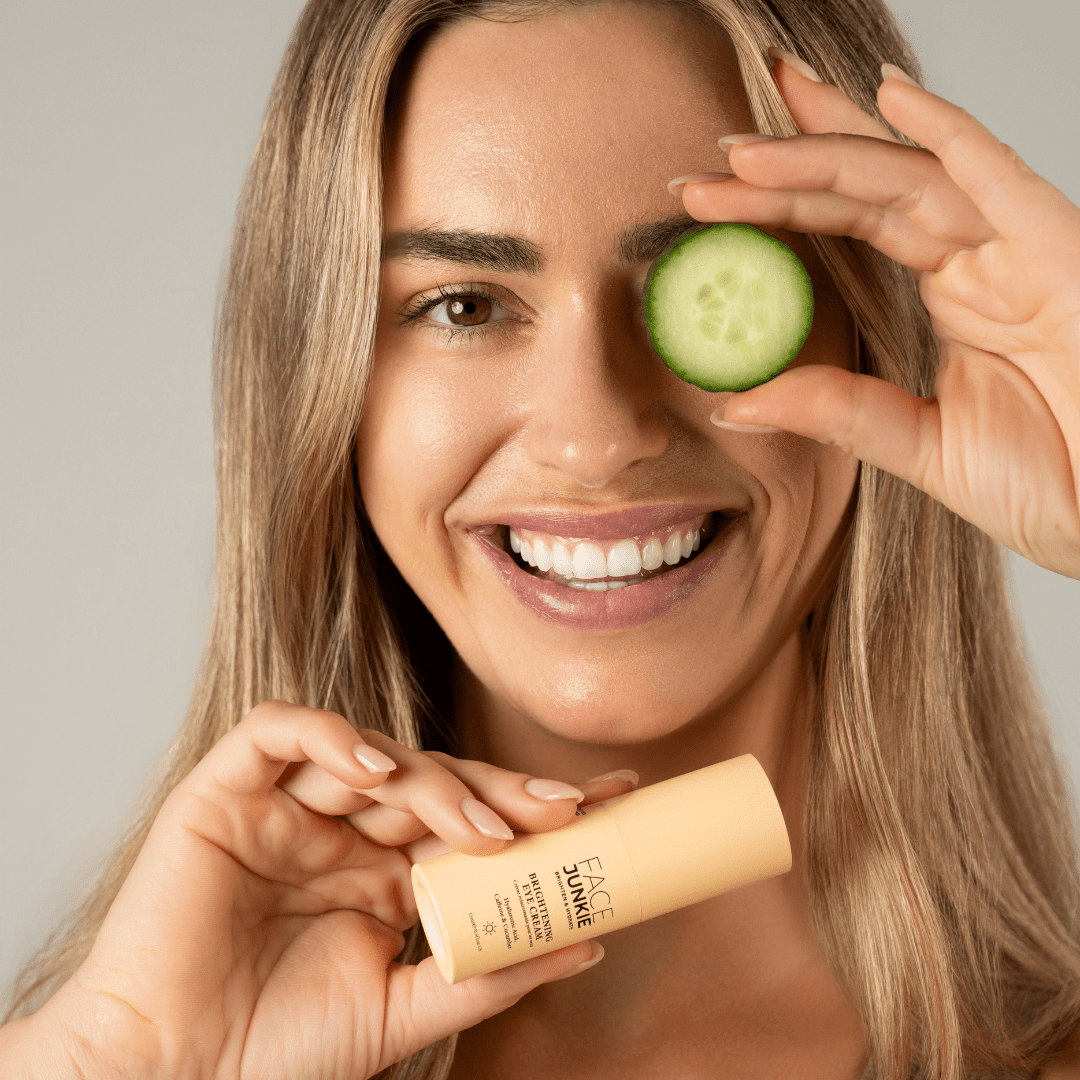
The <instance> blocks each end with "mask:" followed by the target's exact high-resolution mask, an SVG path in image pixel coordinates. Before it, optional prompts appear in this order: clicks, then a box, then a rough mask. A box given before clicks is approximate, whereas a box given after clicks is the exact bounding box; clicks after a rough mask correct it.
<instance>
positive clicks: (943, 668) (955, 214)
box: [0, 0, 1080, 1080]
mask: <svg viewBox="0 0 1080 1080" xmlns="http://www.w3.org/2000/svg"><path fill="white" fill-rule="evenodd" d="M796 52H797V53H799V54H800V55H801V56H803V57H805V58H807V60H809V61H810V63H811V64H812V67H809V66H807V63H806V62H805V61H804V60H801V59H799V58H798V57H797V56H795V55H794V54H795V53H796ZM883 61H884V62H886V64H898V65H901V67H902V68H903V69H904V70H900V69H897V68H894V69H889V68H887V69H886V74H890V72H891V74H890V77H889V78H887V79H886V81H885V82H884V84H883V85H881V86H880V88H879V83H881V77H880V74H879V69H880V65H881V63H882V62H883ZM914 70H915V66H914V61H913V59H912V57H911V56H910V55H909V53H908V52H907V50H906V48H905V46H904V44H903V41H902V40H901V38H900V37H899V35H898V34H897V33H896V31H895V29H894V28H893V26H892V23H891V21H890V19H889V17H888V14H887V12H886V11H885V10H884V8H882V7H881V6H880V5H879V4H878V3H877V2H876V0H827V2H826V0H822V2H820V3H817V4H814V5H807V4H805V3H803V2H802V0H722V2H721V0H718V2H717V3H716V4H715V5H713V4H707V3H706V2H705V0H702V2H701V3H699V4H690V3H672V2H664V0H595V2H589V3H546V2H538V3H530V4H527V5H523V4H521V3H517V2H515V3H500V2H485V3H483V4H479V3H477V4H470V3H447V4H441V3H423V2H420V0H387V2H386V3H354V2H341V0H312V2H311V3H310V4H309V5H308V7H307V8H306V9H305V12H304V15H303V16H302V18H301V21H300V24H299V26H298V28H297V31H296V34H295V36H294V39H293V42H292V44H291V46H290V50H289V53H288V55H287V57H286V60H285V64H284V66H283V69H282V72H281V75H280V77H279V80H278V83H277V85H276V87H275V91H274V95H273V98H272V101H271V105H270V109H269V113H268V116H267V120H266V124H265V126H264V130H263V135H262V138H261V141H260V144H259V148H258V150H257V152H256V156H255V161H254V163H253V165H252V169H251V172H250V175H249V179H248V183H247V187H246V191H245V195H244V200H243V205H242V210H241V218H240V223H239V226H238V230H237V236H236V241H235V247H234V251H233V258H232V264H231V269H230V276H229V281H228V288H227V291H226V294H225V300H224V304H223V310H222V318H221V324H220V333H219V343H218V345H219V350H218V354H219V366H218V395H219V397H218V409H219V412H218V423H219V432H220V444H219V445H220V458H219V476H220V489H221V503H220V506H221V516H220V531H219V560H218V607H217V613H216V617H215V622H214V627H213V635H212V640H211V646H210V649H209V651H208V654H207V660H206V664H205V668H204V672H203V677H202V680H201V683H200V688H199V692H198V694H197V696H196V700H195V701H194V703H193V706H192V710H191V714H190V716H189V719H188V721H187V724H186V726H185V728H184V729H183V731H182V732H181V735H180V736H179V739H178V741H177V743H176V745H175V747H174V750H173V754H172V758H171V762H170V771H169V775H168V778H167V779H166V781H165V782H164V783H163V785H162V788H161V791H160V793H159V798H158V800H157V802H156V804H155V805H154V806H153V808H152V811H151V812H150V813H148V815H147V817H146V820H145V822H144V823H143V826H142V828H141V831H140V832H139V833H138V834H137V835H136V836H135V837H134V839H133V840H132V842H131V843H130V844H129V845H128V846H127V847H126V848H125V849H124V850H122V851H121V852H120V853H119V854H118V856H117V859H116V861H115V863H114V865H113V867H112V869H111V871H110V872H109V874H108V875H107V876H106V878H105V879H104V880H103V882H102V883H101V885H100V887H99V889H98V891H97V893H96V894H95V895H94V897H92V898H91V900H90V901H89V902H88V904H87V907H86V909H85V912H84V916H83V918H82V921H81V923H80V925H79V926H78V927H77V928H76V931H75V932H74V933H73V934H72V935H71V936H70V937H69V938H68V939H66V940H65V941H63V942H61V944H60V945H59V946H57V947H55V948H53V949H52V950H51V951H49V952H46V953H45V954H43V956H42V957H41V958H39V960H38V961H37V963H36V965H35V966H33V967H32V968H31V969H29V970H28V973H27V975H26V977H25V979H24V983H23V986H22V988H21V994H20V997H19V1000H18V1001H17V1003H16V1007H15V1015H20V1014H27V1015H23V1017H22V1019H19V1020H16V1021H15V1023H13V1024H11V1025H9V1026H8V1027H7V1028H6V1029H5V1030H4V1033H3V1034H2V1035H0V1055H3V1054H6V1055H7V1057H0V1060H3V1061H5V1063H7V1062H10V1063H11V1066H12V1068H13V1069H14V1068H15V1067H17V1066H19V1065H25V1063H26V1062H27V1061H29V1060H34V1061H35V1062H36V1063H42V1064H40V1065H38V1066H36V1067H41V1068H45V1067H52V1068H54V1069H56V1070H58V1071H61V1072H63V1071H65V1070H66V1071H68V1072H72V1071H74V1070H76V1069H78V1070H81V1074H82V1075H85V1076H97V1075H103V1076H113V1077H115V1076H129V1075H130V1076H142V1075H144V1074H147V1075H155V1074H156V1075H160V1074H165V1075H172V1074H173V1073H174V1072H176V1073H178V1072H180V1071H190V1072H193V1073H200V1074H201V1073H202V1072H205V1073H207V1074H208V1075H209V1074H211V1073H212V1074H213V1075H222V1076H230V1077H240V1076H258V1077H263V1076H278V1075H302V1074H303V1075H319V1076H323V1075H327V1076H329V1075H334V1076H340V1077H347V1078H353V1077H368V1076H372V1075H374V1074H376V1073H379V1072H380V1071H385V1072H386V1075H387V1076H393V1077H406V1076H408V1077H416V1078H419V1077H425V1078H430V1080H435V1078H437V1077H440V1078H446V1077H450V1076H453V1077H469V1078H472V1080H484V1078H487V1077H504V1076H507V1075H511V1074H513V1075H515V1076H518V1077H521V1078H523V1080H530V1078H532V1080H542V1078H548V1077H553V1076H557V1075H563V1074H565V1072H566V1071H567V1066H566V1062H567V1054H568V1053H571V1054H572V1058H573V1072H574V1074H575V1076H578V1077H596V1078H600V1077H610V1076H612V1075H618V1076H620V1077H627V1078H636V1077H642V1078H644V1077H657V1076H679V1077H698V1076H700V1077H706V1076H725V1077H752V1076H773V1075H777V1074H779V1073H785V1074H791V1075H798V1076H800V1077H805V1078H808V1080H812V1078H817V1077H820V1078H823V1080H824V1078H826V1077H829V1078H836V1077H844V1078H850V1080H857V1078H859V1077H862V1076H871V1075H872V1076H876V1077H878V1078H880V1080H886V1078H887V1080H905V1078H908V1077H909V1076H924V1077H927V1078H931V1077H932V1078H934V1080H937V1078H940V1080H960V1078H962V1077H965V1076H976V1075H1009V1076H1024V1077H1031V1076H1036V1075H1040V1070H1042V1069H1043V1068H1044V1066H1045V1065H1046V1063H1047V1061H1048V1060H1049V1059H1050V1058H1051V1055H1052V1054H1053V1053H1054V1052H1055V1050H1057V1049H1058V1048H1059V1047H1060V1045H1061V1044H1062V1042H1063V1040H1064V1039H1065V1038H1066V1037H1068V1036H1069V1035H1070V1033H1072V1032H1073V1031H1074V1030H1075V1029H1076V1028H1077V1023H1078V1019H1080V903H1078V901H1080V878H1078V873H1077V869H1076V846H1075V840H1074V837H1073V833H1072V831H1071V826H1070V824H1069V820H1070V819H1069V810H1068V802H1067V800H1066V797H1065V794H1064V790H1063V784H1062V780H1061V776H1060V772H1059V768H1058V765H1057V763H1056V761H1055V757H1054V754H1053V751H1052V749H1051V743H1050V738H1049V734H1048V731H1047V728H1046V725H1045V723H1044V721H1043V719H1042V718H1041V717H1040V716H1039V715H1038V714H1037V713H1036V711H1035V710H1034V708H1033V707H1032V705H1031V700H1032V695H1031V694H1030V690H1029V683H1028V676H1027V673H1026V671H1025V668H1024V665H1023V663H1022V660H1021V659H1020V654H1019V652H1018V649H1017V646H1016V643H1015V640H1014V637H1013V632H1012V629H1011V623H1010V618H1009V613H1008V608H1007V604H1006V601H1005V596H1004V589H1003V585H1002V580H1001V571H1000V566H999V562H998V555H997V551H996V549H995V546H994V543H993V541H992V540H991V539H990V537H991V536H992V537H994V538H996V539H997V540H1000V541H1002V542H1004V543H1006V544H1009V545H1010V546H1012V547H1013V548H1014V549H1016V550H1019V551H1021V552H1022V553H1024V554H1026V555H1028V556H1029V557H1031V558H1032V559H1034V560H1036V561H1038V562H1040V563H1041V564H1043V565H1045V566H1049V567H1051V568H1054V569H1057V570H1059V571H1060V572H1064V573H1070V574H1073V575H1080V515H1078V514H1077V491H1076V483H1075V479H1074V476H1075V469H1076V465H1075V463H1076V462H1077V461H1080V450H1078V446H1080V423H1078V422H1077V419H1076V418H1077V416H1080V404H1078V403H1080V374H1078V372H1080V357H1077V356H1076V354H1075V341H1074V337H1075V335H1074V336H1073V337H1070V336H1069V333H1068V318H1069V313H1070V312H1074V311H1075V310H1076V308H1077V304H1076V298H1077V295H1078V294H1080V286H1078V285H1077V281H1076V273H1075V267H1076V265H1077V257H1076V253H1077V251H1080V214H1078V212H1077V211H1076V209H1075V208H1073V207H1071V206H1069V205H1068V204H1067V203H1066V202H1065V200H1064V199H1063V198H1062V197H1061V196H1060V195H1059V194H1058V193H1056V192H1054V191H1053V189H1052V188H1050V187H1049V185H1046V184H1045V183H1044V182H1043V181H1041V180H1039V179H1038V178H1037V177H1034V176H1032V175H1031V174H1030V173H1029V172H1028V171H1027V170H1025V169H1024V168H1023V167H1022V166H1021V165H1020V164H1018V163H1017V162H1016V161H1014V160H1013V159H1012V158H1011V157H1010V156H1009V155H1008V153H1007V152H1006V151H1005V150H1004V148H1002V147H1000V145H999V144H997V143H996V141H995V140H993V138H992V137H991V136H989V134H988V133H986V132H985V131H984V130H983V129H982V128H980V127H979V126H978V125H977V124H975V123H974V121H971V120H970V118H965V117H963V115H962V114H960V113H959V111H958V110H956V109H954V108H953V107H952V106H949V105H948V104H947V103H945V102H943V101H941V100H940V99H937V98H934V97H932V96H931V95H929V94H927V93H926V92H924V91H922V90H920V89H919V88H918V87H917V86H916V85H914V84H913V83H912V82H911V80H910V79H909V78H908V77H907V75H905V74H904V71H907V72H914ZM886 121H888V125H891V126H887V124H886ZM764 132H770V133H772V134H773V135H774V136H777V137H778V138H773V139H769V138H767V137H765V135H764V134H763V133H764ZM800 132H801V133H802V134H800ZM901 132H904V133H906V135H905V137H904V138H903V139H900V138H898V136H899V134H900V133H901ZM838 133H842V134H838ZM718 138H719V139H720V145H718ZM913 140H917V141H918V142H920V143H921V144H923V145H924V146H926V147H928V149H919V148H916V147H914V146H913V145H910V144H911V143H912V142H913ZM673 177H675V178H676V179H675V180H674V181H672V178H673ZM991 181H994V182H993V183H991ZM669 182H671V187H670V188H669ZM1039 215H1041V217H1040V216H1039ZM727 220H735V221H746V222H749V223H752V224H754V225H756V226H757V227H759V228H761V229H763V230H765V231H768V232H770V233H772V234H773V235H775V236H777V237H778V238H780V239H782V240H783V241H784V242H785V243H786V244H788V245H789V246H790V247H791V248H793V249H794V250H795V251H796V253H797V254H798V255H799V257H800V258H801V260H802V262H803V263H804V264H805V266H806V268H807V270H808V272H809V275H810V279H811V282H812V285H813V290H814V311H815V316H814V324H813V328H812V330H811V333H810V335H809V337H808V338H807V340H806V343H805V345H804V347H803V348H802V350H801V352H800V353H799V355H798V356H797V357H796V358H795V360H794V361H793V362H792V364H791V365H790V367H789V370H787V371H785V372H784V373H783V374H782V375H781V376H779V377H778V378H777V379H776V380H774V381H773V382H772V383H770V384H768V385H766V386H763V387H759V388H757V389H755V390H753V391H750V392H749V393H746V394H743V395H738V396H732V395H716V394H711V393H708V392H706V391H704V390H701V389H700V388H698V387H696V386H693V385H690V384H688V383H686V382H684V381H682V380H681V379H679V378H678V377H677V376H676V375H675V374H674V373H673V372H672V371H670V370H669V369H668V368H667V367H666V366H665V365H664V363H663V362H662V361H661V360H660V358H659V357H658V356H657V355H656V354H655V352H654V351H653V350H652V349H651V347H650V345H649V338H648V334H647V332H646V327H645V323H644V316H643V311H642V303H641V298H642V291H643V287H644V284H645V280H646V277H647V275H648V272H649V269H650V265H651V264H652V263H653V262H654V261H655V260H656V258H657V257H658V256H659V255H660V254H661V253H662V252H663V251H664V250H665V249H666V248H667V246H668V245H669V244H670V243H671V242H672V241H673V240H675V239H676V238H678V237H679V236H681V235H682V234H684V233H685V232H686V231H687V230H688V229H691V228H696V227H697V226H698V224H699V223H700V222H703V221H727ZM980 260H982V261H980ZM1003 298H1004V299H1003ZM913 395H919V396H918V397H916V396H913ZM931 395H933V396H931ZM860 462H861V463H860ZM1071 463H1072V464H1071ZM1036 474H1037V475H1038V477H1039V479H1040V485H1039V492H1038V496H1037V498H1036V497H1033V496H1032V491H1031V487H1032V485H1031V484H1030V483H1029V482H1028V480H1029V477H1030V476H1031V475H1036ZM273 699H277V700H273ZM746 753H750V754H753V755H754V756H755V757H756V758H757V759H758V760H759V761H760V762H761V764H762V766H763V767H764V769H765V771H766V773H767V774H768V776H769V778H770V780H771V781H772V783H773V786H774V788H775V790H776V793H777V796H778V798H779V801H780V804H781V807H782V808H783V811H784V816H785V819H786V821H787V825H788V829H789V833H790V837H791V844H792V851H793V856H794V866H793V869H792V871H791V873H790V874H788V875H785V876H782V877H779V878H774V879H771V880H768V881H765V882H759V883H757V884H754V885H750V886H745V887H743V888H741V889H739V890H736V891H734V892H731V893H728V894H726V895H724V896H721V897H718V898H715V899H713V900H708V901H705V902H703V903H699V904H696V905H693V906H691V907H688V908H684V909H682V910H680V911H676V912H671V913H669V914H667V915H664V916H662V917H660V918H657V919H654V920H652V921H650V922H648V923H646V924H643V925H641V926H636V927H631V928H627V929H623V930H620V931H618V932H617V933H615V934H611V935H608V936H607V937H605V946H606V948H607V959H606V961H605V963H604V964H602V965H600V966H598V967H596V968H595V970H593V971H591V972H590V973H589V974H583V973H584V972H586V971H588V970H589V969H590V968H593V967H594V965H596V964H597V962H598V961H599V960H600V959H601V957H602V956H604V951H603V950H602V949H601V948H600V947H599V946H598V945H596V944H589V943H580V944H576V945H573V946H569V947H567V948H565V949H562V950H559V951H557V952H552V953H550V954H548V955H546V956H542V957H536V958H534V959H532V960H529V961H526V962H524V963H521V964H519V965H515V966H513V967H510V968H507V969H505V970H502V971H497V972H493V973H490V974H486V975H482V976H478V977H476V978H475V979H471V980H468V981H466V982H464V983H461V984H459V985H455V986H450V985H448V984H446V983H445V982H444V981H443V980H442V979H441V976H439V974H438V972H437V970H436V968H435V966H434V963H433V961H432V960H431V959H430V958H428V959H426V960H423V961H422V962H419V963H418V961H420V960H421V958H422V957H423V956H424V955H425V954H426V947H425V943H424V941H423V938H422V935H421V934H420V933H419V931H418V929H417V928H416V908H415V904H414V902H413V898H412V895H411V892H410V890H409V886H408V881H409V872H410V866H411V864H412V863H413V862H416V861H418V860H420V859H423V858H426V857H430V856H431V855H433V854H436V853H438V852H440V851H445V850H447V848H456V849H458V850H460V851H463V852H466V853H467V854H470V855H475V856H484V855H487V854H491V853H493V852H495V851H498V850H500V849H502V848H503V847H504V846H505V844H506V843H508V842H510V841H512V840H513V833H514V831H515V830H517V831H527V832H544V831H548V830H551V829H554V828H558V827H560V826H563V825H566V824H567V823H569V822H570V821H572V820H573V818H574V817H575V814H576V812H577V809H578V807H579V805H581V804H584V803H586V802H595V801H598V800H602V799H606V798H609V797H612V796H615V795H619V794H622V793H625V792H627V791H628V790H630V789H631V788H632V787H633V786H634V785H635V784H636V783H637V782H638V780H639V778H640V780H641V781H643V782H645V783H653V782H656V781H660V780H663V779H666V778H668V777H671V776H675V775H679V774H681V773H685V772H688V771H690V770H693V769H696V768H699V767H701V766H704V765H707V764H710V763H713V762H716V761H721V760H726V759H729V758H732V757H736V756H739V755H741V754H746ZM694 824H695V823H693V822H688V823H687V828H693V827H694ZM570 975H576V976H578V977H576V978H574V979H572V980H568V981H562V980H564V979H566V977H567V976H570ZM541 984H545V985H543V986H541ZM50 995H52V996H50ZM46 999H47V1000H46ZM42 1001H45V1004H44V1006H43V1007H42V1008H40V1010H39V1011H38V1012H36V1013H31V1012H30V1010H31V1009H32V1008H33V1007H34V1006H36V1005H37V1004H39V1003H41V1002H42ZM459 1033H460V1034H459ZM1064 1067H1065V1068H1068V1066H1067V1065H1066V1066H1064ZM1051 1068H1053V1067H1051ZM1042 1075H1044V1076H1046V1077H1050V1076H1051V1075H1054V1074H1053V1073H1052V1072H1051V1071H1049V1070H1046V1071H1045V1072H1044V1073H1043V1074H1042ZM1057 1075H1067V1073H1065V1072H1059V1073H1058V1074H1057Z"/></svg>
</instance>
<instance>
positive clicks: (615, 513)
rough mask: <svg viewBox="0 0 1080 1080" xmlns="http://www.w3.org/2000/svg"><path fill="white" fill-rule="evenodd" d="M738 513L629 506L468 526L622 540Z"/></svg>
mask: <svg viewBox="0 0 1080 1080" xmlns="http://www.w3.org/2000/svg"><path fill="white" fill-rule="evenodd" d="M714 511H718V512H720V513H738V512H739V511H735V510H731V511H728V510H723V509H721V508H720V507H718V506H717V505H716V503H715V502H712V503H683V502H679V503H658V504H654V505H651V506H632V507H628V508H626V509H624V510H609V511H605V512H603V513H597V512H596V511H586V510H583V509H576V508H575V509H571V508H567V509H539V508H537V509H530V510H508V511H506V513H504V514H500V515H496V516H493V517H489V518H487V519H486V520H484V521H483V522H477V523H476V524H475V525H473V526H471V528H473V529H481V528H484V527H485V526H487V527H491V526H494V525H509V526H510V527H511V528H512V529H528V530H529V531H530V532H541V533H548V534H550V535H552V536H562V537H566V538H567V539H582V540H586V539H587V540H621V539H623V538H624V537H628V536H643V535H645V534H646V533H649V532H653V531H659V530H661V529H664V528H667V527H669V526H672V525H679V524H681V523H682V522H684V521H688V520H690V519H691V518H695V517H699V516H700V515H703V514H709V513H712V512H714Z"/></svg>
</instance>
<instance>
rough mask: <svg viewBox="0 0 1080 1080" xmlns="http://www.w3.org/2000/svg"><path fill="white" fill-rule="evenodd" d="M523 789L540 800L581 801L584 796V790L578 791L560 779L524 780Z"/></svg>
mask: <svg viewBox="0 0 1080 1080" xmlns="http://www.w3.org/2000/svg"><path fill="white" fill-rule="evenodd" d="M525 790H526V791H527V792H528V793H529V794H530V795H531V796H532V797H533V798H534V799H539V800H540V801H541V802H555V801H556V800H558V799H573V800H574V802H581V800H582V799H584V798H585V792H584V791H578V789H577V788H576V787H571V786H570V785H569V784H564V783H563V782H562V781H561V780H526V781H525Z"/></svg>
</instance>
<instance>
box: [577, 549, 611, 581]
mask: <svg viewBox="0 0 1080 1080" xmlns="http://www.w3.org/2000/svg"><path fill="white" fill-rule="evenodd" d="M607 572H608V570H607V559H605V558H604V553H603V552H602V551H601V550H600V549H599V548H598V547H597V546H596V545H595V544H590V543H581V544H577V545H575V547H574V577H576V578H584V579H586V580H588V579H589V578H602V577H607Z"/></svg>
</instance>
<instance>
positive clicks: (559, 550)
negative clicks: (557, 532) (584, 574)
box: [551, 540, 574, 578]
mask: <svg viewBox="0 0 1080 1080" xmlns="http://www.w3.org/2000/svg"><path fill="white" fill-rule="evenodd" d="M551 567H552V569H553V570H554V571H555V573H556V574H558V575H559V577H565V578H568V577H573V576H574V561H573V560H572V559H571V558H570V549H569V548H568V547H567V546H566V545H565V544H564V543H563V542H562V541H561V540H556V541H555V543H554V544H552V545H551Z"/></svg>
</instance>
